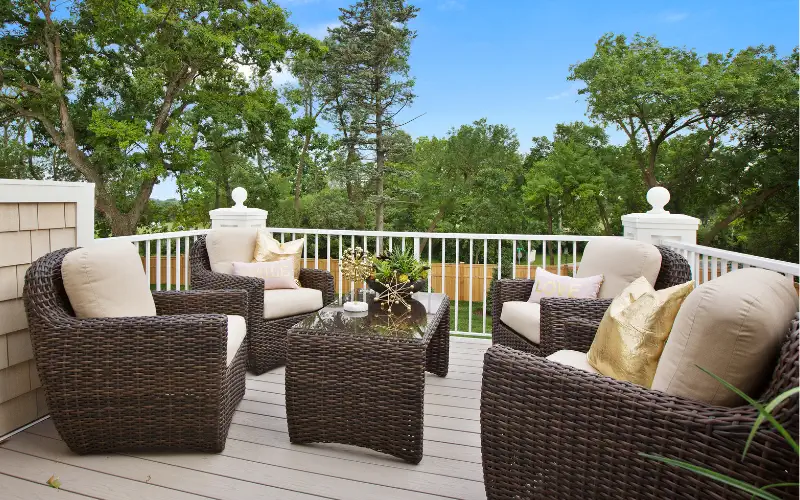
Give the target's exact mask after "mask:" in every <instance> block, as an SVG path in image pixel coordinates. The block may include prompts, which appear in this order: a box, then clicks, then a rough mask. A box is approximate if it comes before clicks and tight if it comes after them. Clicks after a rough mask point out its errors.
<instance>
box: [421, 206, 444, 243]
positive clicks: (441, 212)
mask: <svg viewBox="0 0 800 500" xmlns="http://www.w3.org/2000/svg"><path fill="white" fill-rule="evenodd" d="M442 219H444V207H441V206H440V207H439V211H438V212H436V215H435V216H434V217H433V220H432V221H431V223H430V224H428V230H427V231H426V232H428V233H433V232H435V231H436V226H437V225H438V224H439V223H440V222H441V221H442ZM429 240H430V238H426V239H425V241H423V242H422V243H421V244H420V247H419V254H420V255H422V252H424V251H425V247H426V246H427V245H428V241H429Z"/></svg>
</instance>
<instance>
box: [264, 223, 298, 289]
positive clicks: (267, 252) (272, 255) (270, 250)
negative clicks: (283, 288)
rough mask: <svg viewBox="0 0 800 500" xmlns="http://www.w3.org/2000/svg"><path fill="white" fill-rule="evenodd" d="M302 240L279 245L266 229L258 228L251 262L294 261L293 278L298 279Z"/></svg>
mask: <svg viewBox="0 0 800 500" xmlns="http://www.w3.org/2000/svg"><path fill="white" fill-rule="evenodd" d="M304 243H305V240H304V239H302V238H301V239H299V240H292V241H287V242H286V243H281V242H280V241H278V240H276V239H275V238H273V237H272V234H270V232H269V231H268V230H267V229H264V228H259V229H258V234H257V235H256V248H255V252H254V253H253V262H274V261H276V260H281V259H292V260H294V277H295V279H297V278H300V269H301V268H302V267H303V266H302V264H301V261H300V258H301V256H302V254H303V244H304Z"/></svg>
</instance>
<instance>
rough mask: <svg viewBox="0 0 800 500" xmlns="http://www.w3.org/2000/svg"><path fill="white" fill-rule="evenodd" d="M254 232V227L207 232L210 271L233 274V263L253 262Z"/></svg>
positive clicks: (226, 228) (227, 228)
mask: <svg viewBox="0 0 800 500" xmlns="http://www.w3.org/2000/svg"><path fill="white" fill-rule="evenodd" d="M256 232H257V228H255V227H225V228H219V229H212V230H211V231H209V233H208V236H206V250H207V251H208V261H209V263H210V264H211V270H212V271H214V272H215V273H224V274H233V263H234V262H253V251H254V250H255V248H256Z"/></svg>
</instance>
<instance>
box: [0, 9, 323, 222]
mask: <svg viewBox="0 0 800 500" xmlns="http://www.w3.org/2000/svg"><path fill="white" fill-rule="evenodd" d="M0 16H1V19H0V22H1V23H2V31H1V32H0V74H1V75H2V89H0V117H2V116H14V117H19V118H26V119H31V120H33V121H35V122H36V123H37V126H38V127H39V128H40V129H41V135H42V136H44V137H47V138H48V139H49V141H50V142H51V143H52V144H53V145H55V146H57V147H58V148H59V149H61V150H62V151H63V152H64V154H65V155H66V157H67V159H68V160H69V162H70V164H71V165H72V166H73V167H74V168H75V170H77V171H78V172H79V173H80V174H81V175H82V176H83V177H84V178H85V179H87V180H89V181H90V182H93V183H95V192H96V196H97V200H96V203H97V207H98V209H99V210H100V212H102V214H103V215H105V216H106V217H107V218H108V220H109V222H110V225H111V228H112V230H113V232H114V234H131V233H132V232H133V231H134V230H135V228H136V225H137V222H138V221H139V218H140V217H141V215H142V212H143V210H144V209H145V207H146V206H147V201H148V199H149V198H150V194H151V193H152V190H153V186H154V185H155V184H156V183H157V182H158V181H159V179H161V178H163V177H164V176H165V175H167V174H168V173H170V172H180V171H181V170H183V169H184V168H187V166H189V165H192V164H194V163H196V162H197V161H202V157H203V149H204V147H205V146H206V145H207V144H209V143H210V142H211V141H208V140H207V139H206V137H204V136H203V132H202V130H201V129H202V128H203V125H208V124H210V123H213V124H214V128H215V129H217V130H219V129H220V128H223V127H224V128H225V129H226V135H227V139H226V140H227V141H229V142H237V141H241V140H244V139H246V140H248V141H258V142H261V141H264V140H268V139H269V136H270V135H271V131H268V130H265V129H266V128H268V126H269V124H271V123H273V122H274V115H275V113H276V112H277V113H278V114H279V115H280V114H281V113H280V112H279V111H276V110H278V108H280V107H283V106H282V105H279V104H278V103H277V102H276V100H275V96H274V92H273V91H271V89H270V88H265V86H264V85H255V86H253V85H250V84H248V83H247V82H246V81H245V80H244V78H243V76H242V74H241V72H240V67H242V66H252V67H255V68H256V74H257V75H258V76H260V77H263V76H264V75H266V74H267V72H268V70H269V68H270V67H271V66H273V65H275V64H276V63H278V62H280V61H282V60H283V58H284V57H285V55H286V52H287V50H300V49H302V48H303V47H305V46H307V45H308V44H309V43H311V40H312V39H311V38H310V37H308V36H305V35H301V34H299V33H298V32H297V30H296V29H295V28H294V26H292V25H291V24H290V23H289V22H288V21H287V19H286V13H285V12H284V11H283V10H282V9H281V8H280V7H278V6H276V5H275V4H273V3H271V2H269V1H267V2H264V3H262V2H248V1H245V0H231V1H227V2H224V3H223V4H220V3H219V2H211V1H208V0H187V1H184V2H180V3H174V2H172V3H164V2H156V1H133V0H116V1H108V0H82V1H75V2H74V3H73V5H72V9H71V15H69V16H68V17H63V16H58V15H57V14H56V13H55V12H54V7H53V5H52V2H49V1H45V0H13V1H12V2H10V4H7V5H6V6H5V7H3V8H0ZM196 108H201V109H203V110H205V112H206V113H205V114H203V115H202V116H201V114H200V113H198V112H194V113H193V112H192V111H193V110H196ZM212 147H214V148H216V149H217V150H219V149H220V144H219V143H217V144H215V145H214V146H212Z"/></svg>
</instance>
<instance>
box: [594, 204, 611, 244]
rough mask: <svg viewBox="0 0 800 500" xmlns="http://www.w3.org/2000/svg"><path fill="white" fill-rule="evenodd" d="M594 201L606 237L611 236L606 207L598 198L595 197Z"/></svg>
mask: <svg viewBox="0 0 800 500" xmlns="http://www.w3.org/2000/svg"><path fill="white" fill-rule="evenodd" d="M595 201H596V202H597V212H598V213H599V214H600V220H601V221H602V222H603V229H604V231H605V233H606V235H607V236H611V222H610V221H609V220H608V213H607V212H606V205H605V203H603V199H602V198H600V197H599V196H596V197H595Z"/></svg>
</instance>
